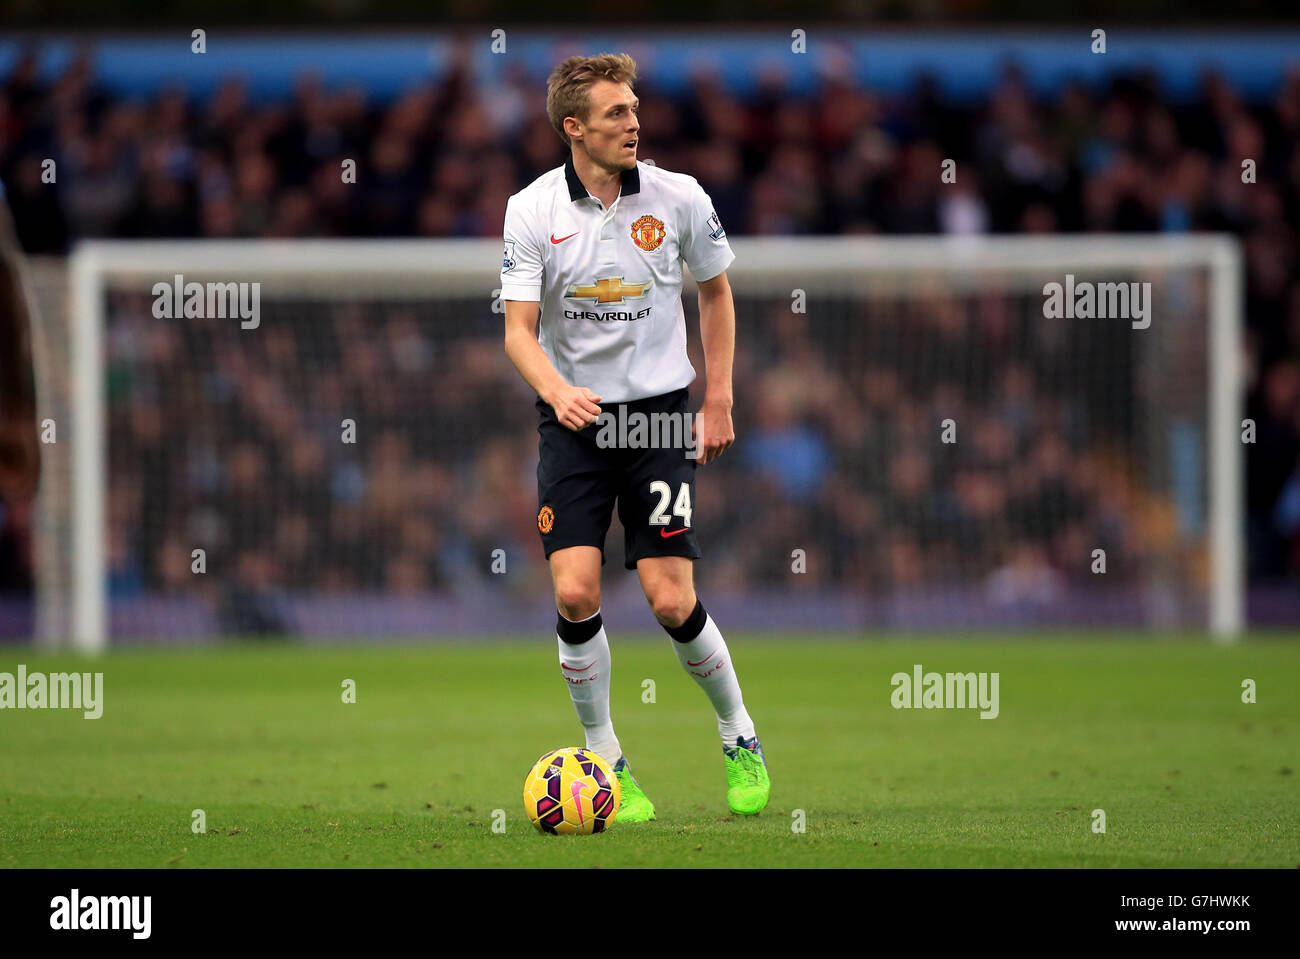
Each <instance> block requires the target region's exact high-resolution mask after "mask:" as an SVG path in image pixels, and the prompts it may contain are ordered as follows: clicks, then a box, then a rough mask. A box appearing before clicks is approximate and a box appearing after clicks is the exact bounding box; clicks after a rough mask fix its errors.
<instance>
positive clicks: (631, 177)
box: [564, 152, 641, 200]
mask: <svg viewBox="0 0 1300 959" xmlns="http://www.w3.org/2000/svg"><path fill="white" fill-rule="evenodd" d="M564 182H565V183H567V184H568V185H569V199H570V200H583V199H586V198H587V197H589V196H591V194H590V193H588V192H587V188H586V187H585V186H583V185H582V181H581V180H579V179H578V171H577V170H575V169H574V168H573V153H572V152H570V153H569V155H568V157H566V158H565V160H564ZM620 190H621V192H620V194H619V195H620V196H631V195H632V194H633V193H640V192H641V171H640V170H639V169H637V168H636V167H632V169H630V170H624V171H623V176H622V181H621V183H620Z"/></svg>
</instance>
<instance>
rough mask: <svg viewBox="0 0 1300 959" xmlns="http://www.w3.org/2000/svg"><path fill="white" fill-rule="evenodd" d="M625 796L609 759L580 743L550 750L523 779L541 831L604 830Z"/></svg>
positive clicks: (528, 804) (528, 807)
mask: <svg viewBox="0 0 1300 959" xmlns="http://www.w3.org/2000/svg"><path fill="white" fill-rule="evenodd" d="M621 798H622V797H621V793H620V790H619V786H618V779H617V777H615V775H614V772H613V770H611V769H610V768H609V763H607V762H605V760H603V759H601V758H600V757H599V756H597V755H596V754H595V753H594V752H592V751H591V750H590V749H584V748H582V747H579V746H568V747H566V748H564V749H553V750H551V751H550V752H548V753H546V754H545V755H544V756H542V758H541V759H539V760H537V762H536V763H535V764H534V765H533V768H532V769H531V770H529V772H528V777H527V778H526V779H525V780H524V811H525V812H526V813H527V814H528V818H529V820H530V821H531V822H532V824H533V825H534V826H536V827H537V828H538V829H539V830H541V831H542V832H549V833H558V834H559V835H562V836H568V835H584V836H585V835H590V834H591V833H594V832H604V831H605V830H606V829H607V828H609V826H610V824H611V823H613V821H614V816H615V815H616V814H617V813H618V805H619V802H620V800H621Z"/></svg>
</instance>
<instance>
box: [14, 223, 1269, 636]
mask: <svg viewBox="0 0 1300 959" xmlns="http://www.w3.org/2000/svg"><path fill="white" fill-rule="evenodd" d="M732 247H733V249H734V250H735V253H736V260H735V262H734V263H733V264H732V266H731V267H730V269H728V271H727V274H728V277H729V278H730V280H731V283H732V284H733V286H734V287H735V288H737V289H739V290H742V291H745V292H776V291H781V292H782V293H783V294H784V295H786V296H789V295H791V293H792V290H793V288H795V287H807V286H809V284H810V281H814V280H816V279H818V278H819V277H823V278H826V277H834V278H835V279H836V281H837V282H840V283H842V282H843V281H844V279H845V277H846V276H847V277H853V276H854V275H856V274H858V273H860V272H861V271H862V270H863V268H864V267H865V268H868V269H869V270H871V271H872V272H879V271H889V272H893V273H897V274H899V275H901V276H906V275H908V274H913V273H935V272H947V271H953V270H955V271H956V272H958V273H962V274H968V275H971V276H974V277H978V276H981V275H983V274H987V273H989V272H1001V273H1003V274H1010V275H1012V276H1014V275H1017V274H1019V275H1021V276H1022V277H1023V276H1025V275H1026V274H1028V273H1030V272H1033V273H1034V274H1035V275H1036V276H1037V277H1039V278H1040V279H1041V277H1042V276H1043V275H1044V274H1045V273H1049V272H1050V273H1053V274H1058V275H1064V274H1065V273H1067V272H1075V271H1080V272H1085V271H1096V270H1099V269H1106V268H1122V269H1124V270H1126V271H1128V270H1133V269H1140V268H1144V267H1147V268H1155V269H1161V268H1164V269H1168V268H1180V267H1201V268H1204V269H1206V270H1207V271H1208V274H1209V276H1210V285H1211V292H1210V303H1209V324H1210V329H1209V331H1208V336H1209V339H1208V342H1207V350H1208V353H1209V356H1208V365H1209V380H1210V382H1209V383H1208V384H1207V393H1208V405H1209V408H1208V411H1207V420H1206V426H1207V434H1208V437H1207V451H1208V459H1209V463H1208V470H1207V481H1208V499H1209V510H1208V513H1209V515H1208V517H1207V521H1208V531H1209V550H1210V557H1211V590H1210V596H1209V630H1210V632H1211V634H1212V635H1213V637H1214V638H1215V640H1216V641H1218V642H1222V643H1228V642H1232V641H1234V640H1235V639H1237V638H1238V637H1239V635H1240V633H1241V631H1242V629H1243V626H1244V619H1245V608H1244V607H1245V571H1244V558H1245V557H1244V548H1243V525H1244V499H1243V479H1242V478H1243V472H1244V470H1243V462H1244V452H1243V448H1242V445H1241V443H1240V441H1239V434H1240V429H1241V417H1242V415H1243V407H1244V396H1243V379H1242V377H1243V364H1242V359H1241V354H1240V351H1241V343H1242V339H1241V337H1242V327H1243V301H1242V256H1241V249H1240V245H1239V244H1238V242H1237V240H1236V238H1234V237H1232V236H1230V235H1225V234H1214V235H1210V234H1205V235H1191V236H1170V235H1167V234H1146V235H1134V234H1122V235H1121V234H1115V235H1110V234H1090V235H1080V236H1049V237H1025V236H1008V237H960V238H949V237H932V236H908V237H887V238H884V237H863V238H859V237H831V238H813V237H808V238H791V237H781V238H737V239H734V240H733V241H732ZM500 261H501V245H500V243H499V242H497V241H495V240H477V239H475V240H460V239H447V240H444V239H439V240H356V241H353V240H303V241H296V240H274V241H263V240H234V241H208V240H180V241H142V242H136V241H117V240H112V241H92V242H86V243H81V244H79V245H78V246H77V247H76V249H75V250H74V251H73V253H72V255H71V256H70V257H69V263H68V276H69V285H70V293H71V303H70V306H71V316H70V318H69V323H70V332H71V365H72V370H71V374H72V377H71V378H72V386H71V390H72V394H71V416H72V419H73V424H72V429H71V431H70V432H71V435H72V447H71V450H70V457H71V473H72V491H71V496H72V504H71V506H72V533H71V545H72V550H73V557H72V573H71V575H72V584H71V601H72V605H73V608H72V610H71V617H70V623H71V627H70V628H71V636H70V637H45V641H47V642H50V643H52V644H54V645H71V646H72V647H73V648H74V649H76V650H78V651H80V652H82V653H97V652H100V651H102V650H104V649H105V648H106V646H107V644H108V638H109V637H108V595H107V552H106V536H105V517H106V511H105V498H106V489H107V477H106V463H107V458H106V456H105V444H106V437H105V396H104V370H103V359H102V357H103V352H102V350H103V339H104V335H103V331H104V322H105V316H104V291H105V287H106V284H105V277H106V276H108V275H119V274H139V275H142V276H148V277H150V278H151V283H152V282H156V281H158V280H161V279H168V280H170V278H171V276H172V275H173V274H175V273H181V274H185V273H191V274H195V275H199V274H206V275H213V274H225V275H226V276H233V275H238V276H240V277H241V278H243V277H254V276H259V275H261V276H264V277H265V276H273V277H274V285H275V286H276V288H277V289H280V288H281V287H282V286H283V285H284V284H286V283H288V284H292V285H301V287H302V288H304V289H308V290H309V289H310V288H311V286H312V284H313V282H320V281H322V280H323V279H325V278H330V277H337V276H338V275H339V274H351V275H365V276H367V277H369V278H371V279H384V280H385V282H388V283H391V287H390V288H391V290H392V291H393V293H394V295H400V294H403V293H405V294H408V295H409V292H410V290H411V289H412V288H417V289H423V290H429V289H436V290H438V292H440V293H446V294H469V295H482V296H483V297H484V300H485V302H486V301H487V300H488V298H489V296H490V297H491V299H492V300H493V301H496V300H497V299H498V296H499V287H500V274H499V264H500ZM687 276H688V278H687V280H686V289H687V291H689V290H690V289H691V287H692V286H693V284H692V283H691V281H690V280H689V274H688V275H687ZM794 277H798V280H797V282H792V278H794ZM264 282H265V281H264ZM368 293H370V295H374V294H373V293H371V291H368ZM742 326H743V324H742ZM503 362H504V358H503ZM38 606H39V604H38ZM37 629H38V636H39V635H40V624H39V623H38V627H37ZM60 640H61V642H60Z"/></svg>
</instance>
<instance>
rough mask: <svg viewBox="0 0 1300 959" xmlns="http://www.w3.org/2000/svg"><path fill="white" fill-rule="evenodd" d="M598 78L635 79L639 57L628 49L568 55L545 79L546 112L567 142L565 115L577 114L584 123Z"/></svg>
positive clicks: (620, 80)
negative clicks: (620, 51)
mask: <svg viewBox="0 0 1300 959" xmlns="http://www.w3.org/2000/svg"><path fill="white" fill-rule="evenodd" d="M597 80H611V81H613V82H614V83H626V84H627V85H628V86H629V87H630V86H632V83H633V81H635V80H636V61H635V60H633V59H632V58H631V57H630V56H628V55H627V54H626V53H601V54H597V55H596V56H594V57H569V59H567V60H565V61H564V62H563V63H561V64H560V65H559V66H558V67H556V68H555V69H554V70H552V71H551V76H550V78H549V79H548V80H547V81H546V115H547V116H548V117H550V119H551V126H553V127H555V132H556V133H558V134H559V135H560V139H561V140H563V141H564V142H565V144H566V145H567V144H568V143H569V135H568V134H567V133H565V132H564V118H565V117H577V118H578V119H579V120H582V121H583V122H584V123H585V122H586V121H587V117H588V115H589V114H590V113H591V86H592V84H593V83H595V82H596V81H597Z"/></svg>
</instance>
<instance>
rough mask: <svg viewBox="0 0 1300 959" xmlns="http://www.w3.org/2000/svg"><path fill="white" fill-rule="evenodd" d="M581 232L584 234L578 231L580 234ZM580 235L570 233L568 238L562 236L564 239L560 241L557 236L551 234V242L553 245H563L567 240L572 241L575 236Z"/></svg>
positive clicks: (561, 238)
mask: <svg viewBox="0 0 1300 959" xmlns="http://www.w3.org/2000/svg"><path fill="white" fill-rule="evenodd" d="M581 232H582V231H581V230H579V231H578V233H581ZM578 233H570V234H569V235H568V236H562V237H560V238H559V239H558V240H557V239H556V238H555V234H554V233H552V234H551V242H552V243H563V242H564V241H565V240H571V239H573V238H574V237H575V236H577V235H578Z"/></svg>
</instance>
